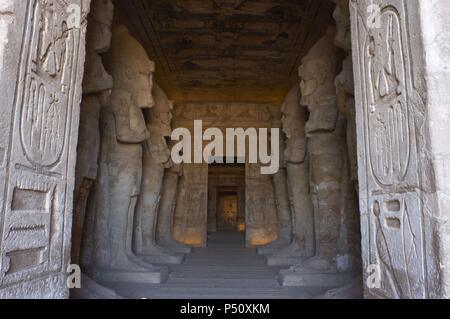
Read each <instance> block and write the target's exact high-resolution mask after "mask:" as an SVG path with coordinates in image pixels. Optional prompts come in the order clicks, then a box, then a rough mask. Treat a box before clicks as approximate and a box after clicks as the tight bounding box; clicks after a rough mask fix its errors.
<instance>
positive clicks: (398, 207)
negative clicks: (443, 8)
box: [351, 0, 426, 298]
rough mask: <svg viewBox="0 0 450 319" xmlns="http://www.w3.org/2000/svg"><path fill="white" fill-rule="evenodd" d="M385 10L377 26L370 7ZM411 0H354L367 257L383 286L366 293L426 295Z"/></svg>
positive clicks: (417, 103) (366, 263)
mask: <svg viewBox="0 0 450 319" xmlns="http://www.w3.org/2000/svg"><path fill="white" fill-rule="evenodd" d="M372 2H373V4H375V5H378V6H379V8H381V11H380V14H379V16H377V19H379V24H380V25H379V26H380V27H379V28H376V27H373V25H372V24H371V23H369V22H370V21H371V20H370V19H369V18H370V16H369V14H370V12H367V10H366V8H367V6H368V5H369V4H371V3H372ZM408 4H409V1H404V0H389V1H386V0H383V1H381V0H378V1H358V3H356V2H355V1H353V2H352V3H351V14H352V31H353V51H354V63H355V68H356V70H355V75H356V79H355V80H356V81H355V82H356V83H360V85H359V86H357V92H356V93H357V94H356V100H357V105H358V104H359V105H361V106H362V107H361V108H360V109H357V119H358V121H357V125H358V144H359V146H360V149H359V154H360V163H359V165H360V171H359V176H360V183H361V190H362V191H364V192H365V193H363V194H361V196H362V197H364V198H361V210H362V224H361V226H362V234H363V262H364V266H366V267H367V266H368V265H369V264H377V265H379V266H380V268H381V270H382V275H383V277H382V279H383V280H382V287H381V289H368V290H367V291H366V293H367V294H368V295H378V296H382V297H390V298H423V297H425V295H426V291H425V280H426V275H425V266H424V256H423V254H424V252H423V244H424V243H423V238H422V236H423V234H422V232H423V220H422V219H423V210H422V203H421V188H422V187H421V182H420V178H419V175H418V172H419V171H420V169H419V168H418V161H419V153H418V149H417V144H418V143H417V135H418V134H419V133H418V131H419V128H418V125H419V124H418V123H420V122H421V120H420V117H421V116H422V115H421V114H422V112H421V109H423V105H422V102H421V99H420V98H419V92H418V91H417V90H416V88H415V85H414V84H413V81H414V79H413V69H412V65H413V64H412V52H411V43H410V42H411V40H410V34H408V28H409V20H408V19H409V17H408V14H409V12H408V9H410V8H409V6H408Z"/></svg>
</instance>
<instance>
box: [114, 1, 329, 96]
mask: <svg viewBox="0 0 450 319" xmlns="http://www.w3.org/2000/svg"><path fill="white" fill-rule="evenodd" d="M333 7H334V6H333V4H332V2H331V1H329V0H258V1H256V0H163V1H157V0H117V1H116V8H118V10H116V12H118V13H119V14H118V16H119V20H121V22H123V23H126V24H127V25H128V27H129V29H130V31H131V32H132V34H133V35H134V36H135V37H136V38H137V39H138V40H139V41H140V42H141V43H142V45H143V46H144V47H145V49H146V50H147V52H148V54H149V56H150V58H151V59H152V60H154V61H155V63H156V74H155V78H156V81H157V82H158V83H159V85H160V86H161V87H163V88H164V90H165V91H166V92H167V94H168V95H169V98H170V99H172V100H175V101H182V102H204V101H210V102H211V101H214V102H255V103H272V102H275V103H279V102H281V101H282V100H283V98H284V96H285V94H286V93H287V91H288V90H289V89H290V87H291V86H292V85H293V84H294V83H295V81H296V78H297V74H298V72H297V69H298V66H299V63H300V60H301V58H302V57H303V56H304V55H305V54H306V52H307V51H308V49H309V48H310V47H311V46H312V45H313V44H314V42H315V41H317V40H318V39H319V37H320V36H321V35H322V34H323V33H324V31H325V30H326V28H327V26H328V25H329V24H330V23H331V21H332V10H333Z"/></svg>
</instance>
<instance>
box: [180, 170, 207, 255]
mask: <svg viewBox="0 0 450 319" xmlns="http://www.w3.org/2000/svg"><path fill="white" fill-rule="evenodd" d="M179 187H180V190H179V193H178V199H177V205H176V207H175V224H174V237H175V239H176V240H178V241H180V242H182V243H185V244H188V245H193V246H204V245H206V239H207V223H208V165H207V164H183V176H182V177H181V180H180V186H179Z"/></svg>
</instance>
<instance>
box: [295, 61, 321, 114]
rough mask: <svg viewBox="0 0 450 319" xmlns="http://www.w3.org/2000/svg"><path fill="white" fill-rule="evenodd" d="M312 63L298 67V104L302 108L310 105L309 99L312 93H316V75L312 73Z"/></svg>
mask: <svg viewBox="0 0 450 319" xmlns="http://www.w3.org/2000/svg"><path fill="white" fill-rule="evenodd" d="M314 65H315V64H314V63H313V61H311V62H306V63H304V64H302V65H301V66H300V69H299V75H300V91H301V96H302V98H301V100H300V104H301V105H303V106H308V105H309V104H310V103H311V98H312V97H313V95H314V93H315V92H316V91H317V86H318V83H317V75H316V74H315V73H314V71H317V70H315V67H314Z"/></svg>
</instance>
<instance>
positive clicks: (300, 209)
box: [267, 85, 314, 265]
mask: <svg viewBox="0 0 450 319" xmlns="http://www.w3.org/2000/svg"><path fill="white" fill-rule="evenodd" d="M282 113H283V117H282V124H283V131H284V133H285V134H286V138H287V140H286V148H285V150H284V159H285V161H286V173H287V191H288V195H289V201H290V207H291V212H292V216H291V218H292V221H291V223H292V228H293V240H292V241H291V244H290V245H289V246H287V247H286V248H284V249H282V250H280V251H277V252H274V253H273V254H271V255H270V256H267V262H268V264H269V265H293V264H296V263H298V262H300V261H301V260H303V259H305V258H306V257H310V256H312V255H313V254H314V216H313V207H312V202H311V196H310V192H309V176H308V162H307V157H306V134H305V122H306V118H307V112H306V109H305V108H304V107H301V106H300V91H299V86H298V85H295V87H293V88H292V90H291V91H290V92H289V94H288V95H287V96H286V98H285V101H284V103H283V105H282Z"/></svg>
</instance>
